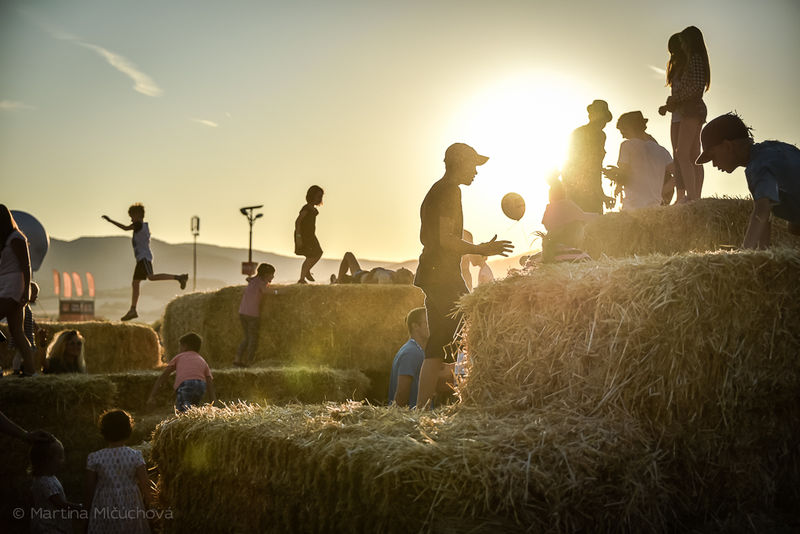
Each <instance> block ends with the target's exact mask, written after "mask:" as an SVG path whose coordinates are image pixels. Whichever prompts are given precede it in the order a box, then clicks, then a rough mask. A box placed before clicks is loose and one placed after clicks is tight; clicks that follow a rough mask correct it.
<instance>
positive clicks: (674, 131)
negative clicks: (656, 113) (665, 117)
mask: <svg viewBox="0 0 800 534" xmlns="http://www.w3.org/2000/svg"><path fill="white" fill-rule="evenodd" d="M680 128H681V123H680V122H673V123H672V125H671V126H670V128H669V137H670V141H671V142H672V159H673V160H674V161H675V173H674V175H673V176H674V179H675V204H682V203H683V202H686V186H685V185H683V178H682V177H681V169H680V166H678V132H679V131H680Z"/></svg>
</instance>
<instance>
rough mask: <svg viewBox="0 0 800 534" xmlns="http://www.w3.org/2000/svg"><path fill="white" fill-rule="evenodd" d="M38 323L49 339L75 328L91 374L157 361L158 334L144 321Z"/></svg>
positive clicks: (151, 364)
mask: <svg viewBox="0 0 800 534" xmlns="http://www.w3.org/2000/svg"><path fill="white" fill-rule="evenodd" d="M39 325H40V326H41V327H42V328H44V329H45V330H47V335H48V339H49V340H52V338H53V334H55V333H56V332H59V331H61V330H79V331H80V333H81V334H82V335H83V337H84V338H85V340H86V346H85V347H84V351H85V356H86V369H87V371H88V372H89V373H92V374H100V373H117V372H121V371H135V370H140V369H153V368H155V367H158V366H159V365H160V363H161V345H160V344H159V341H158V336H157V335H156V333H155V331H154V330H153V329H152V328H150V327H149V326H147V325H144V324H135V323H120V322H108V321H83V322H74V323H57V322H41V323H39Z"/></svg>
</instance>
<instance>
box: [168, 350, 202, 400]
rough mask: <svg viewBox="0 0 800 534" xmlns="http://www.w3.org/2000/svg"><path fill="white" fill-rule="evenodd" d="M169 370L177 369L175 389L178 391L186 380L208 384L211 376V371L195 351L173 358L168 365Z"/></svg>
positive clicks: (182, 353)
mask: <svg viewBox="0 0 800 534" xmlns="http://www.w3.org/2000/svg"><path fill="white" fill-rule="evenodd" d="M167 368H168V369H175V382H174V383H173V386H172V387H173V389H176V390H177V389H178V386H180V385H181V384H182V383H183V382H185V381H186V380H202V381H203V382H207V381H208V379H209V378H213V377H212V375H211V369H209V367H208V364H207V363H206V361H205V360H204V359H203V357H202V356H200V355H199V354H198V353H196V352H194V351H191V350H190V351H186V352H181V353H180V354H178V355H176V356H175V357H174V358H172V359H171V360H170V361H169V363H168V364H167Z"/></svg>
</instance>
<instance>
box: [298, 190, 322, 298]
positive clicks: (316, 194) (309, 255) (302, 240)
mask: <svg viewBox="0 0 800 534" xmlns="http://www.w3.org/2000/svg"><path fill="white" fill-rule="evenodd" d="M324 194H325V191H323V190H322V188H321V187H320V186H318V185H312V186H311V187H309V188H308V191H307V192H306V203H305V205H304V206H303V207H302V208H300V214H299V215H298V216H297V219H296V220H295V221H294V253H295V254H297V255H298V256H305V257H306V259H305V260H304V261H303V265H302V266H301V267H300V279H299V280H298V281H297V283H298V284H305V283H307V282H306V280H307V281H308V282H313V281H314V277H313V276H312V275H311V268H312V267H313V266H314V265H316V264H317V262H318V261H319V259H320V258H321V257H322V247H320V246H319V240H317V234H316V231H317V215H318V214H319V211H318V210H317V206H319V205H321V204H322V196H323V195H324Z"/></svg>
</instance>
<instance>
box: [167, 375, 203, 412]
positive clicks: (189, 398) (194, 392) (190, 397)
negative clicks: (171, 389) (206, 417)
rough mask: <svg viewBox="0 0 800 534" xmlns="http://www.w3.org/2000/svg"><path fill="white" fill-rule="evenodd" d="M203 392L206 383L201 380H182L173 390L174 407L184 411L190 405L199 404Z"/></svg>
mask: <svg viewBox="0 0 800 534" xmlns="http://www.w3.org/2000/svg"><path fill="white" fill-rule="evenodd" d="M205 393H206V383H205V382H204V381H203V380H184V381H183V382H181V385H180V386H178V389H176V390H175V408H177V410H178V411H179V412H185V411H186V410H188V409H189V408H191V407H192V406H199V405H200V401H201V400H202V399H203V395H205Z"/></svg>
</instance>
